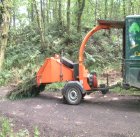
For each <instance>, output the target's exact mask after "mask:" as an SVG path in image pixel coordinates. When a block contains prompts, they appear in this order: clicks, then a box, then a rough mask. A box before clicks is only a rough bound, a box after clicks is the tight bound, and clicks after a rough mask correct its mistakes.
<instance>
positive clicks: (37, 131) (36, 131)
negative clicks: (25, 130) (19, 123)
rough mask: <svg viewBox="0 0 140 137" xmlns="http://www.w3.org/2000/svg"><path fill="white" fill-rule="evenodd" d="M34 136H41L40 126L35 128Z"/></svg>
mask: <svg viewBox="0 0 140 137" xmlns="http://www.w3.org/2000/svg"><path fill="white" fill-rule="evenodd" d="M34 137H40V132H39V130H38V127H35V128H34Z"/></svg>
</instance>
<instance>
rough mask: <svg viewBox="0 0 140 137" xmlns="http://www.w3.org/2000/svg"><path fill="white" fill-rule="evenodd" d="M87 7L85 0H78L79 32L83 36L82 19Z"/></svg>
mask: <svg viewBox="0 0 140 137" xmlns="http://www.w3.org/2000/svg"><path fill="white" fill-rule="evenodd" d="M84 7H85V0H78V12H77V32H78V33H80V34H81V17H82V13H83V10H84Z"/></svg>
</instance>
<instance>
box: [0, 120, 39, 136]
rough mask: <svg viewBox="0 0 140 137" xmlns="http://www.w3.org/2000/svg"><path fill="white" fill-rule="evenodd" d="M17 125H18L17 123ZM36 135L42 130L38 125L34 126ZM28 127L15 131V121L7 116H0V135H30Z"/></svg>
mask: <svg viewBox="0 0 140 137" xmlns="http://www.w3.org/2000/svg"><path fill="white" fill-rule="evenodd" d="M15 126H16V125H15ZM33 135H34V137H39V136H40V132H39V129H38V128H37V127H35V128H34V133H33ZM30 136H31V135H30V133H29V131H28V130H27V129H20V130H19V131H18V132H17V131H16V132H15V131H14V128H13V123H12V122H11V121H10V120H9V119H7V118H0V137H30Z"/></svg>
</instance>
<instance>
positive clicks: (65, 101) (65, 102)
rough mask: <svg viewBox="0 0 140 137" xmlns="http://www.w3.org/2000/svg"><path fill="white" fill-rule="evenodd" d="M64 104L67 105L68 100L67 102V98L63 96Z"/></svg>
mask: <svg viewBox="0 0 140 137" xmlns="http://www.w3.org/2000/svg"><path fill="white" fill-rule="evenodd" d="M63 103H64V104H67V100H66V98H65V96H63Z"/></svg>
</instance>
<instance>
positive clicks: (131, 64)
mask: <svg viewBox="0 0 140 137" xmlns="http://www.w3.org/2000/svg"><path fill="white" fill-rule="evenodd" d="M111 28H117V29H122V30H123V31H122V32H123V51H122V52H123V62H122V64H123V66H122V68H123V85H124V86H125V87H129V86H133V87H137V88H140V15H133V16H127V17H126V19H125V21H109V20H98V25H97V26H96V27H95V28H93V29H92V30H91V31H89V32H88V33H87V35H86V36H85V38H84V40H83V42H82V44H81V46H80V50H79V59H78V63H73V62H72V61H71V60H69V59H67V58H65V57H60V56H59V55H55V56H54V57H50V58H47V59H46V60H45V62H44V64H43V65H42V66H41V67H40V69H39V71H38V72H37V74H36V84H35V85H34V87H33V86H32V88H31V91H32V92H34V91H35V92H36V93H39V92H40V91H42V90H43V89H44V87H45V85H46V84H50V83H54V82H66V84H65V86H64V88H63V89H62V95H63V99H64V100H65V102H67V103H68V104H72V105H76V104H79V103H80V101H81V99H82V98H83V97H84V96H85V95H86V94H90V93H92V92H93V91H101V92H102V93H103V94H105V93H107V91H108V89H109V86H108V84H100V85H99V84H98V79H97V75H96V72H92V73H90V72H89V71H88V70H87V69H86V68H85V66H84V51H85V47H86V43H87V41H88V40H89V38H90V37H91V36H92V35H93V34H94V33H95V32H97V31H99V30H102V29H105V30H109V29H111ZM107 79H108V78H107ZM107 83H108V82H107ZM19 93H21V91H20V90H19Z"/></svg>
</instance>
